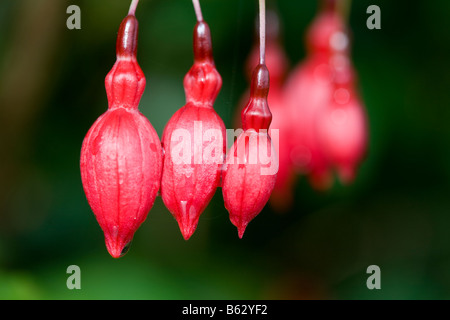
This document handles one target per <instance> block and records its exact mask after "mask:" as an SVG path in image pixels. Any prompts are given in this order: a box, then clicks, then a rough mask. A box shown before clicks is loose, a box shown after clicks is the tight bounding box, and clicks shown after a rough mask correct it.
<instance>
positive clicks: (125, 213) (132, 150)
mask: <svg viewBox="0 0 450 320" xmlns="http://www.w3.org/2000/svg"><path fill="white" fill-rule="evenodd" d="M137 34H138V22H137V19H136V17H135V16H134V14H130V15H128V16H127V17H126V18H125V19H124V20H123V21H122V23H121V25H120V29H119V33H118V37H117V46H116V51H117V60H116V63H115V64H114V66H113V68H112V70H111V71H110V72H109V73H108V75H107V76H106V79H105V86H106V92H107V97H108V104H109V107H108V110H107V111H106V112H105V113H104V114H102V115H101V116H100V117H99V118H98V119H97V121H96V122H95V123H94V124H93V125H92V127H91V128H90V130H89V132H88V133H87V135H86V137H85V139H84V141H83V145H82V149H81V160H80V169H81V178H82V182H83V188H84V191H85V194H86V197H87V200H88V202H89V205H90V206H91V208H92V211H93V212H94V214H95V216H96V218H97V221H98V223H99V224H100V227H101V228H102V230H103V232H104V235H105V242H106V247H107V249H108V251H109V253H110V254H111V256H113V257H114V258H118V257H120V256H122V255H123V254H125V253H126V250H128V247H129V244H130V242H131V240H132V238H133V236H134V233H135V232H136V230H137V229H138V228H139V226H140V225H141V223H142V222H143V221H144V220H145V219H146V217H147V214H148V212H149V211H150V209H151V208H152V206H153V203H154V200H155V197H156V195H157V192H158V189H159V185H160V177H161V165H162V149H161V143H160V141H159V138H158V135H157V134H156V132H155V130H154V128H153V127H152V125H151V124H150V122H149V121H148V120H147V118H145V117H144V116H143V115H142V114H141V113H140V112H139V110H138V104H139V101H140V99H141V96H142V93H143V91H144V88H145V77H144V74H143V72H142V70H141V68H140V67H139V65H138V63H137V60H136V53H137Z"/></svg>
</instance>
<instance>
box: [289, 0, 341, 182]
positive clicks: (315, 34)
mask: <svg viewBox="0 0 450 320" xmlns="http://www.w3.org/2000/svg"><path fill="white" fill-rule="evenodd" d="M337 2H338V1H336V0H324V1H322V3H321V8H320V10H319V12H318V15H317V16H316V17H315V18H314V20H313V22H312V23H311V25H310V27H309V28H308V31H307V33H306V47H307V49H308V50H307V57H306V59H305V61H303V62H301V63H300V64H299V65H298V66H297V67H296V68H295V69H294V70H293V72H292V73H291V75H290V77H289V79H288V80H287V84H286V88H285V100H284V101H285V103H286V104H287V106H288V108H289V109H290V115H291V121H292V123H293V129H292V141H293V145H292V153H291V156H292V161H293V162H294V166H295V167H296V168H297V170H298V171H299V172H300V173H302V174H305V175H307V176H308V177H309V180H310V183H311V185H312V186H313V187H314V188H315V189H318V190H324V189H328V188H330V187H331V185H332V182H333V179H332V172H331V167H330V163H329V160H328V159H327V157H326V155H325V154H324V151H323V148H322V146H321V145H320V142H319V138H318V135H317V123H318V117H319V115H320V114H322V113H323V110H324V109H326V107H327V106H328V104H329V101H330V96H331V95H332V94H333V85H332V80H333V76H334V75H333V69H332V67H331V66H330V59H331V58H332V56H333V54H334V52H335V51H336V50H345V49H346V47H347V45H348V43H346V42H345V40H347V38H346V37H345V33H344V31H345V25H344V23H343V21H342V18H341V16H340V15H339V13H338V10H337V7H336V6H337Z"/></svg>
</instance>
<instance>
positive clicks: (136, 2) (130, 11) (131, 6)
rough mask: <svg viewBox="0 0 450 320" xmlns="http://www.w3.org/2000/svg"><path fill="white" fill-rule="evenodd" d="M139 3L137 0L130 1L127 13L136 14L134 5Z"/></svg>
mask: <svg viewBox="0 0 450 320" xmlns="http://www.w3.org/2000/svg"><path fill="white" fill-rule="evenodd" d="M138 3H139V0H133V1H131V5H130V10H128V15H132V16H134V15H135V14H136V7H137V5H138Z"/></svg>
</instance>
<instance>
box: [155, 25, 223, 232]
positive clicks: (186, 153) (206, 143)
mask: <svg viewBox="0 0 450 320" xmlns="http://www.w3.org/2000/svg"><path fill="white" fill-rule="evenodd" d="M221 86H222V78H221V77H220V74H219V73H218V72H217V70H216V68H215V65H214V60H213V56H212V43H211V35H210V30H209V27H208V25H207V24H206V22H204V21H200V22H198V23H197V24H196V26H195V29H194V65H193V66H192V68H191V69H190V70H189V72H188V73H187V74H186V76H185V78H184V89H185V94H186V105H185V106H184V107H182V108H181V109H179V110H178V111H177V112H176V113H175V114H174V115H173V116H172V118H171V119H170V120H169V122H168V123H167V125H166V127H165V129H164V133H163V137H162V144H163V148H164V150H165V157H164V169H163V174H162V181H161V196H162V199H163V201H164V204H165V205H166V207H167V208H168V209H169V211H170V212H171V213H172V215H173V216H174V217H175V219H176V220H177V222H178V225H179V227H180V230H181V233H182V235H183V237H184V239H185V240H188V239H189V238H190V237H191V236H192V234H193V233H194V231H195V229H196V227H197V224H198V221H199V218H200V215H201V214H202V212H203V211H204V209H205V208H206V206H207V205H208V203H209V202H210V200H211V198H212V197H213V195H214V193H215V191H216V188H217V187H218V186H219V182H220V169H221V166H222V164H223V159H224V154H225V152H226V145H225V143H226V141H225V125H224V123H223V121H222V119H221V118H220V117H219V115H218V114H217V113H216V111H215V110H214V109H213V103H214V101H215V99H216V97H217V95H218V93H219V91H220V88H221Z"/></svg>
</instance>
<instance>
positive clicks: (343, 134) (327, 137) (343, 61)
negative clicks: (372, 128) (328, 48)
mask: <svg viewBox="0 0 450 320" xmlns="http://www.w3.org/2000/svg"><path fill="white" fill-rule="evenodd" d="M334 60H335V61H334V64H333V65H334V66H335V80H334V82H333V84H334V86H333V94H332V96H331V99H330V101H329V104H328V106H327V108H326V109H324V110H323V113H322V114H321V115H320V116H319V123H318V136H319V139H320V143H321V145H322V147H323V150H324V153H325V155H326V156H327V157H328V159H329V161H330V163H331V164H332V165H333V166H334V167H335V168H336V169H337V172H338V174H339V178H340V180H341V182H343V183H350V182H352V181H353V180H354V178H355V174H356V170H357V168H358V166H359V164H360V162H361V160H362V159H363V157H364V156H365V153H366V148H367V119H366V114H365V110H364V107H363V106H362V104H361V101H360V99H359V97H358V96H357V93H356V90H355V85H354V77H355V75H354V71H353V70H352V67H351V65H350V60H349V59H348V58H347V57H346V56H345V55H336V56H335V59H334Z"/></svg>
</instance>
